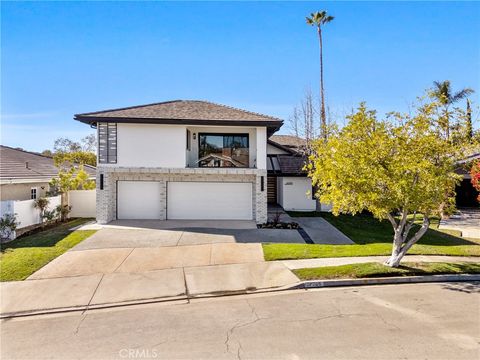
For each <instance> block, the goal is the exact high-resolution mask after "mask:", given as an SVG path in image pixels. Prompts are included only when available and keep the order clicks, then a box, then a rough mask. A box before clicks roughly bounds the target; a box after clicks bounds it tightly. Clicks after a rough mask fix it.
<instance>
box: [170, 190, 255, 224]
mask: <svg viewBox="0 0 480 360" xmlns="http://www.w3.org/2000/svg"><path fill="white" fill-rule="evenodd" d="M167 189H168V190H167V219H193V220H194V219H198V220H251V219H252V184H251V183H214V182H169V183H167Z"/></svg>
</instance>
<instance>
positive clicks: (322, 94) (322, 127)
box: [318, 26, 327, 140]
mask: <svg viewBox="0 0 480 360" xmlns="http://www.w3.org/2000/svg"><path fill="white" fill-rule="evenodd" d="M318 41H319V43H320V99H321V104H320V132H321V134H320V135H321V137H322V139H324V140H326V138H327V118H326V114H325V90H324V88H323V43H322V29H321V27H320V26H318Z"/></svg>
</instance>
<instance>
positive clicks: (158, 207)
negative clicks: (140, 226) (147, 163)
mask: <svg viewBox="0 0 480 360" xmlns="http://www.w3.org/2000/svg"><path fill="white" fill-rule="evenodd" d="M117 191H118V194H117V217H118V219H160V217H161V212H162V203H161V198H160V193H161V183H160V182H158V181H118V183H117Z"/></svg>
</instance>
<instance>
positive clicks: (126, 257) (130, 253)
mask: <svg viewBox="0 0 480 360" xmlns="http://www.w3.org/2000/svg"><path fill="white" fill-rule="evenodd" d="M133 250H135V248H133V249H132V250H131V251H130V252H129V253H128V255H127V256H125V259H123V260H122V262H121V263H120V264H119V265H118V266H117V267H116V268H115V270H113V272H114V273H115V272H117V270H118V269H119V268H120V266H122V265H123V263H124V262H125V261H126V260H127V259H128V257H129V256H130V255H132V252H133Z"/></svg>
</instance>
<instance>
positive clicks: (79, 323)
mask: <svg viewBox="0 0 480 360" xmlns="http://www.w3.org/2000/svg"><path fill="white" fill-rule="evenodd" d="M86 317H87V314H86V313H85V311H84V312H83V313H82V318H81V319H80V321H79V322H78V324H77V327H76V328H75V331H74V332H73V334H74V335H77V334H78V331H79V330H80V326H81V325H82V323H83V321H84V320H85V318H86Z"/></svg>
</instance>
